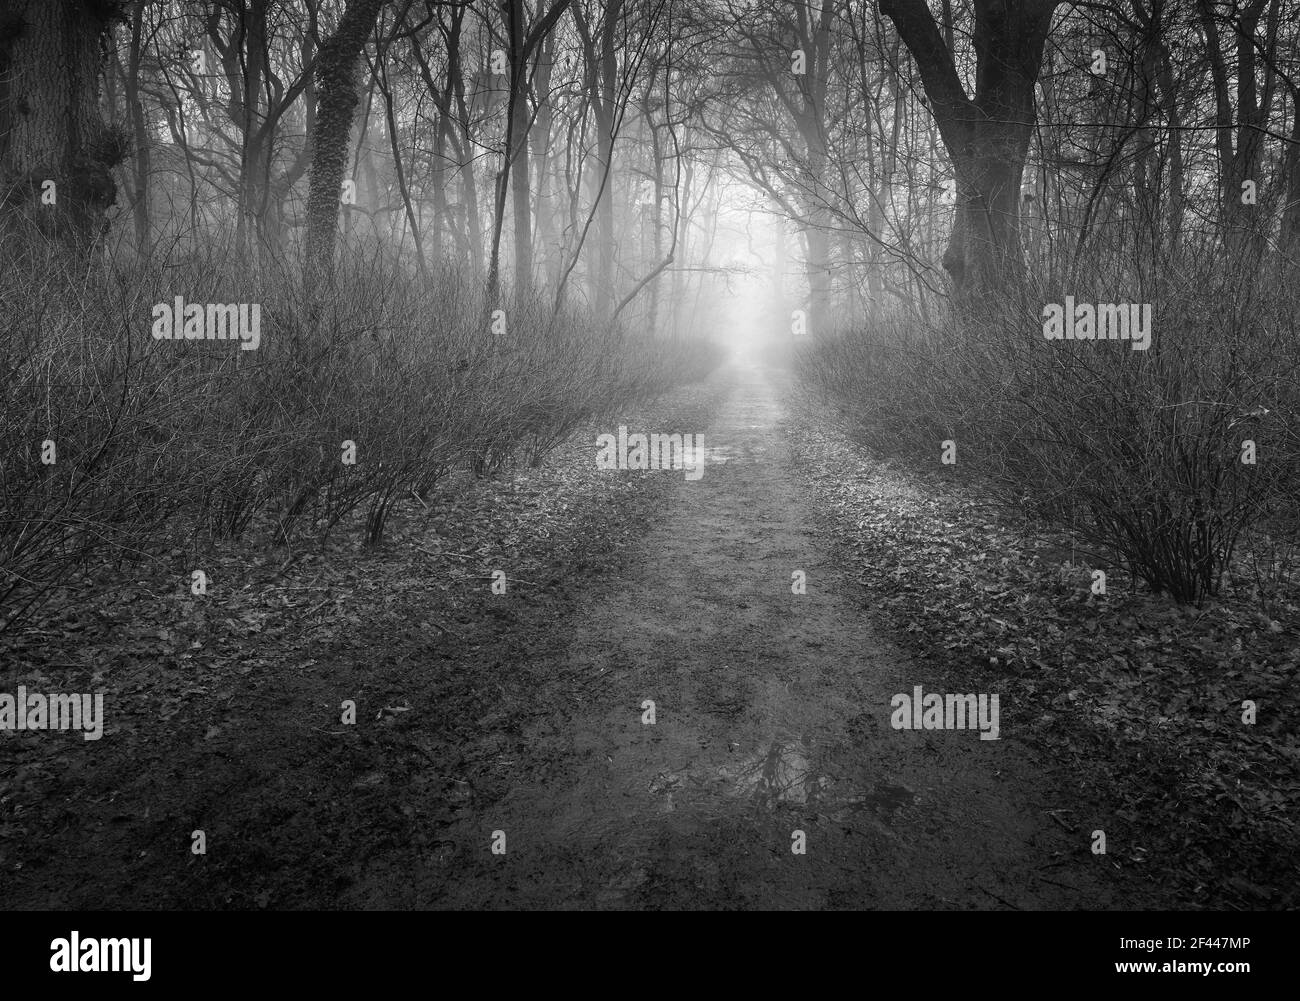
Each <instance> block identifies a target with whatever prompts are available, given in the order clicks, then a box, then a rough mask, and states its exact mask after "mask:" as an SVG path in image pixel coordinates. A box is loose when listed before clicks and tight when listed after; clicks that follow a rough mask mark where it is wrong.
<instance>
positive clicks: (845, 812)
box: [650, 737, 917, 825]
mask: <svg viewBox="0 0 1300 1001" xmlns="http://www.w3.org/2000/svg"><path fill="white" fill-rule="evenodd" d="M809 753H810V752H809V749H808V748H807V746H806V745H805V744H804V742H803V741H802V740H801V739H800V738H798V737H793V738H792V737H782V738H778V739H775V740H772V741H770V742H767V743H765V744H762V745H760V746H759V748H758V749H757V750H755V751H754V752H752V753H750V754H746V755H744V756H741V757H739V758H736V759H732V760H729V761H727V762H725V763H723V764H721V765H716V764H715V765H710V764H708V763H705V762H696V763H694V764H692V765H688V766H687V767H685V768H681V769H678V770H677V771H672V772H661V773H659V774H658V775H656V776H655V777H654V779H653V780H652V781H651V782H650V792H651V793H652V794H654V795H656V796H659V797H660V798H661V804H660V808H661V809H662V810H663V811H664V812H666V813H667V812H673V811H675V810H678V809H681V808H682V807H683V806H684V805H685V804H687V803H688V802H692V801H694V800H696V799H698V798H700V797H705V798H707V797H708V796H710V795H713V796H719V795H721V796H726V797H728V798H731V799H747V800H750V801H752V802H753V803H755V804H757V805H759V806H762V807H765V808H766V809H768V810H776V809H777V808H778V807H790V806H797V807H808V806H813V807H816V808H817V809H818V812H822V813H825V814H826V815H827V816H829V817H830V818H831V819H833V820H843V819H846V818H848V817H851V816H853V815H854V814H857V813H860V812H861V811H864V810H865V811H867V812H869V813H870V814H872V815H873V816H874V817H875V818H876V819H877V820H878V821H880V822H883V823H884V824H885V825H889V824H891V823H892V822H893V819H894V815H895V814H896V813H897V812H898V811H899V810H901V809H903V808H905V807H910V806H914V805H915V804H916V802H917V797H916V795H915V794H914V793H913V792H912V790H910V789H908V788H907V787H906V786H902V785H896V784H891V783H885V782H882V783H877V784H876V785H875V786H874V787H873V788H872V790H871V791H870V792H864V791H862V790H860V789H854V788H850V787H848V786H847V784H846V783H844V782H836V781H834V780H832V779H831V778H830V777H829V776H827V775H821V774H818V773H817V770H816V769H815V767H814V766H813V764H812V762H811V761H810V757H809Z"/></svg>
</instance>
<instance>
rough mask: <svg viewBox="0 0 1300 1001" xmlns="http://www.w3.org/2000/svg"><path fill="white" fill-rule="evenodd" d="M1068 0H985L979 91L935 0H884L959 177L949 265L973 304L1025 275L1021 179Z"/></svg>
mask: <svg viewBox="0 0 1300 1001" xmlns="http://www.w3.org/2000/svg"><path fill="white" fill-rule="evenodd" d="M1059 2H1060V0H975V30H974V45H975V59H976V70H975V96H974V98H973V99H972V98H969V97H967V95H966V92H965V90H964V89H963V88H962V85H961V81H960V80H959V78H958V76H957V70H956V67H955V64H954V62H953V56H952V52H951V50H950V49H949V47H948V45H947V44H946V43H945V41H944V37H943V35H942V33H941V32H940V30H939V27H938V26H937V25H936V24H935V21H934V17H933V16H932V15H931V13H930V10H929V7H928V6H927V4H926V0H881V2H880V10H881V13H883V14H885V15H886V16H888V17H889V18H890V19H891V20H892V21H893V22H894V25H895V26H896V27H897V29H898V33H899V36H900V37H901V38H902V40H903V43H904V44H905V45H906V46H907V48H908V50H909V51H910V52H911V53H912V58H913V59H915V60H916V65H917V68H918V69H919V70H920V72H921V80H922V83H923V84H924V86H925V93H926V97H927V98H928V99H929V102H930V106H931V109H932V111H933V114H934V116H935V121H936V122H937V124H938V126H939V134H940V136H941V138H942V139H943V144H944V147H945V148H946V149H947V151H948V155H949V157H950V158H951V159H952V163H953V169H954V172H955V174H956V179H957V206H956V219H955V222H954V224H953V230H952V237H951V240H950V241H949V245H948V249H947V251H946V252H945V253H944V257H943V264H944V268H945V269H946V270H947V271H948V274H949V276H950V277H951V279H952V283H953V290H954V293H955V296H956V298H957V300H958V303H959V305H960V306H962V307H963V308H966V309H969V308H970V307H972V306H973V305H975V304H976V303H978V302H979V301H981V300H983V299H984V298H985V297H986V296H987V295H988V294H989V293H992V292H995V291H997V290H1000V289H1005V288H1006V287H1008V286H1010V285H1015V284H1018V283H1019V281H1020V280H1021V279H1022V277H1023V275H1024V254H1023V250H1022V247H1021V238H1020V186H1021V181H1022V178H1023V176H1024V169H1025V157H1026V155H1027V153H1028V150H1029V140H1030V137H1031V136H1032V134H1033V127H1034V85H1035V84H1036V83H1037V81H1038V74H1039V71H1040V67H1041V63H1042V56H1043V47H1044V43H1045V42H1046V40H1047V33H1048V31H1049V29H1050V28H1051V21H1052V13H1053V11H1054V10H1055V9H1056V7H1057V6H1058V4H1059Z"/></svg>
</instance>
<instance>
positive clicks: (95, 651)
mask: <svg viewBox="0 0 1300 1001" xmlns="http://www.w3.org/2000/svg"><path fill="white" fill-rule="evenodd" d="M782 393H783V391H782V387H781V386H779V385H777V384H774V383H773V382H772V381H769V375H768V374H767V371H766V370H764V369H761V368H759V367H757V366H755V365H751V364H746V363H743V362H734V361H733V362H732V363H731V364H729V365H727V366H726V367H724V368H722V369H720V370H718V371H717V372H715V374H714V375H713V377H712V378H711V379H710V380H709V382H708V383H707V385H704V386H701V387H696V388H693V389H691V390H690V391H689V392H685V391H684V393H683V394H678V395H680V396H682V398H683V400H684V401H685V402H684V403H681V404H680V406H681V407H684V408H685V409H678V410H675V411H673V414H675V416H672V415H669V416H668V417H666V418H665V419H667V420H672V421H685V422H686V424H685V426H681V427H665V426H662V425H661V427H662V430H664V431H676V430H681V431H687V432H693V433H702V434H703V435H704V441H705V445H706V447H707V449H708V451H707V455H706V459H705V463H704V472H703V475H702V476H701V477H700V478H698V479H692V478H689V477H688V476H687V475H686V473H685V471H682V470H658V471H646V472H618V471H609V472H600V471H598V470H596V469H595V468H594V465H593V462H592V447H591V445H590V444H589V442H590V439H589V438H585V437H583V438H582V440H581V441H575V443H574V444H573V445H572V448H571V450H570V451H569V453H568V455H567V457H565V456H558V457H557V462H558V466H559V467H560V468H561V470H562V471H564V475H565V476H566V477H568V479H566V480H563V481H557V482H559V483H561V484H564V483H568V484H570V485H569V486H562V485H561V486H546V484H545V483H544V482H540V481H539V482H533V481H532V480H531V479H530V477H529V476H528V475H522V476H516V477H510V478H506V479H504V480H502V481H499V482H498V483H496V484H491V483H488V484H485V490H486V491H487V495H486V496H485V497H483V498H480V502H479V508H478V510H479V512H480V522H481V526H486V527H485V528H484V529H483V530H482V531H479V533H478V535H479V537H480V538H483V537H486V536H492V535H500V536H509V537H508V538H502V539H499V540H497V541H498V542H499V543H500V544H501V546H504V547H505V548H501V549H500V552H499V553H498V555H494V556H482V557H481V558H480V557H479V556H473V558H470V557H471V555H472V554H467V553H466V551H465V549H466V547H468V546H469V545H470V542H469V541H467V540H466V539H464V538H459V537H456V536H454V535H449V534H447V532H448V531H449V530H448V529H446V528H445V526H439V525H433V526H429V527H428V528H426V529H418V530H416V531H415V533H414V534H413V535H411V534H408V535H406V536H405V537H404V538H403V541H401V542H399V543H394V544H393V545H391V546H389V547H388V548H387V549H386V550H385V551H383V552H375V553H371V554H368V555H364V556H357V555H356V554H353V555H351V556H349V555H348V554H346V553H342V552H334V553H319V554H315V555H314V556H311V557H306V556H304V558H303V560H302V562H301V563H299V564H296V565H295V566H294V567H293V570H292V572H290V573H287V574H283V575H282V574H276V575H275V577H276V578H277V579H275V580H272V579H269V578H270V576H271V574H270V568H269V566H268V567H267V568H266V569H264V570H263V571H261V576H258V574H257V568H256V566H254V567H252V568H250V566H248V565H246V564H240V565H235V564H230V565H228V566H227V565H223V566H222V567H221V568H220V569H219V571H218V573H217V575H216V576H217V579H222V580H224V579H229V580H231V581H232V582H233V583H232V585H231V587H230V588H229V592H230V593H229V595H228V596H227V597H225V598H223V599H215V600H219V601H221V602H223V603H222V604H220V605H213V606H198V605H196V603H195V602H194V601H193V600H191V599H189V598H188V597H180V596H173V597H172V598H168V599H165V600H164V599H160V598H159V597H158V596H157V595H156V594H152V593H150V594H146V595H143V596H141V597H140V598H139V600H132V601H129V602H127V603H126V604H124V605H122V606H120V607H119V608H117V610H116V611H112V613H111V614H110V611H111V610H105V612H104V613H103V614H102V615H100V616H99V619H97V620H90V619H89V618H83V619H82V620H79V621H78V622H76V623H74V624H73V625H74V626H75V629H72V630H71V631H68V630H65V637H66V638H65V639H64V640H63V641H62V642H63V646H62V647H58V646H51V647H50V649H48V650H45V651H43V652H44V656H45V658H46V659H45V661H43V662H40V663H39V664H38V663H37V662H36V661H34V660H32V659H31V657H28V658H27V659H26V660H15V661H14V668H13V670H14V672H15V673H14V677H13V678H12V679H11V680H12V681H13V683H14V684H15V685H16V684H20V683H26V684H28V685H29V686H30V687H31V688H32V690H41V688H42V687H44V688H48V689H49V690H59V689H63V690H70V691H77V690H83V689H84V688H85V687H94V688H98V687H104V688H105V689H106V690H107V692H108V696H107V698H108V705H109V706H110V714H109V725H108V726H107V727H106V731H105V735H104V736H105V739H104V740H102V741H95V742H93V743H83V742H82V741H80V740H79V739H76V738H75V737H70V738H69V739H68V740H65V741H60V740H51V739H46V737H45V736H44V735H33V734H30V733H29V734H24V735H21V736H20V737H15V736H14V735H9V736H10V740H7V741H6V742H5V748H4V753H5V754H6V756H7V757H6V759H5V761H0V766H2V767H0V806H2V807H3V808H4V810H3V812H0V904H2V905H3V906H5V907H19V908H48V907H54V908H68V907H72V908H78V907H92V908H94V907H133V908H142V909H153V908H203V909H209V908H234V909H257V908H262V909H267V908H269V909H298V908H361V909H370V908H456V909H472V908H497V909H506V908H560V909H578V908H598V909H660V908H663V909H686V908H714V909H722V908H890V909H894V908H897V909H1016V908H1018V909H1055V908H1107V907H1114V906H1118V903H1117V897H1116V889H1115V888H1116V886H1117V885H1118V884H1117V883H1115V882H1114V881H1113V880H1112V879H1111V878H1110V877H1111V876H1112V875H1113V873H1110V872H1108V865H1107V862H1106V860H1105V859H1104V858H1103V859H1100V860H1099V859H1097V858H1096V857H1094V856H1092V855H1091V854H1090V853H1089V851H1088V841H1087V830H1088V829H1089V823H1088V819H1087V818H1088V816H1089V814H1088V812H1087V811H1084V812H1082V813H1080V814H1077V815H1075V816H1073V817H1072V818H1071V822H1070V823H1069V824H1067V823H1066V822H1064V821H1062V820H1061V819H1060V816H1059V812H1060V808H1061V806H1062V804H1063V803H1065V804H1067V805H1069V806H1070V807H1072V808H1075V809H1078V808H1079V804H1078V803H1077V802H1075V800H1076V799H1077V796H1075V795H1074V794H1073V792H1072V791H1068V790H1067V785H1068V783H1065V782H1063V781H1061V780H1060V776H1059V775H1058V776H1056V777H1055V778H1054V777H1053V776H1052V775H1051V774H1050V773H1049V772H1047V771H1045V770H1044V769H1045V765H1044V755H1043V754H1042V753H1041V752H1040V751H1036V750H1034V749H1033V748H1032V747H1031V746H1030V745H1029V744H1028V743H1024V742H1021V741H1019V740H1018V739H1017V733H1016V730H1017V728H1016V727H1015V726H1010V727H1008V726H1007V725H1005V717H1007V716H1008V715H1011V716H1012V719H1013V720H1014V706H1013V704H1011V703H1009V702H1008V701H1007V700H1006V699H1004V700H1003V702H1004V704H1003V705H1002V707H1001V714H1002V716H1003V717H1004V725H1003V726H1002V732H1001V735H1000V739H997V740H981V739H979V733H978V731H977V730H976V729H973V728H971V729H964V730H896V729H893V728H892V727H891V725H890V716H891V706H890V700H891V698H892V697H893V696H894V695H895V694H897V693H911V692H912V691H913V690H914V688H915V687H916V686H918V685H919V686H921V688H922V689H923V690H924V691H925V692H939V693H944V692H955V693H965V692H968V691H970V687H969V683H968V682H963V681H961V680H949V679H947V678H945V677H944V675H943V673H942V672H943V671H944V670H947V669H948V668H952V667H954V666H955V665H952V664H946V663H944V662H942V659H935V660H927V661H922V660H919V659H918V660H914V659H911V658H910V657H909V655H908V654H906V653H905V652H903V650H902V649H901V648H900V646H898V645H895V644H894V643H891V641H890V638H889V634H890V629H889V627H887V626H886V625H884V623H883V619H882V618H880V617H879V616H877V615H876V614H874V613H873V607H872V605H873V600H879V597H880V593H879V591H873V590H872V588H871V587H869V586H866V585H865V584H864V583H863V582H861V581H860V580H859V577H860V576H861V566H860V565H857V566H858V569H857V570H855V569H854V567H855V563H854V561H853V559H850V558H847V557H846V555H845V553H844V552H843V542H844V540H845V538H846V534H845V533H846V532H848V533H850V534H851V532H852V528H851V526H850V527H849V528H846V527H845V526H844V525H843V524H841V523H837V522H836V521H835V520H834V518H833V517H832V514H831V512H829V511H824V510H820V509H819V507H820V505H819V504H818V503H817V502H816V501H815V500H814V499H813V498H814V492H813V489H812V486H811V484H810V482H808V481H806V480H805V478H804V476H805V472H804V471H802V470H803V467H801V466H800V465H798V464H797V463H795V462H794V461H793V459H794V455H793V452H794V449H793V447H792V442H793V441H794V439H792V438H791V434H792V433H793V430H792V429H793V428H794V427H796V426H797V425H795V424H791V423H789V421H788V420H787V415H786V413H785V412H784V410H783V404H782V402H781V400H782V399H783V395H782ZM691 401H694V402H691ZM673 406H679V405H678V404H673ZM633 430H636V428H633ZM644 430H647V431H654V430H656V427H654V426H649V427H645V428H644ZM823 473H824V471H823ZM832 475H838V474H835V473H833V472H832ZM512 492H513V493H512ZM448 503H450V502H448ZM885 506H888V505H887V502H885ZM439 508H440V505H439V504H432V505H431V509H433V510H439ZM507 508H509V509H510V510H513V511H515V512H516V515H518V514H519V512H524V513H527V514H528V517H529V518H530V519H531V520H530V521H529V522H528V523H527V526H528V527H525V528H521V527H518V525H519V524H521V523H519V522H517V521H516V522H512V523H511V524H515V525H516V527H515V528H512V529H507V528H505V527H502V526H504V525H506V524H507V520H508V519H507V518H506V511H507ZM435 529H436V530H435ZM492 544H493V545H496V544H497V543H495V542H494V543H492ZM475 552H479V550H475ZM484 552H486V550H484ZM279 559H280V557H278V556H277V557H276V559H275V562H276V563H278V562H279ZM270 566H274V563H273V564H270ZM494 566H508V567H510V568H511V569H510V571H509V574H510V576H511V579H512V581H513V583H512V584H511V585H510V587H509V589H508V590H507V592H506V593H505V594H503V595H494V594H492V593H491V591H490V588H489V585H488V582H487V579H486V578H487V576H488V571H489V569H490V568H491V567H494ZM797 571H801V572H802V573H803V575H804V577H805V578H806V593H798V594H796V593H793V592H794V590H795V589H793V588H792V581H793V579H794V576H793V575H795V573H796V572H797ZM176 573H177V570H176V568H171V570H168V569H167V568H162V569H159V570H156V571H153V572H152V575H151V576H150V577H149V578H148V579H149V581H150V583H149V587H150V588H152V589H153V591H157V590H159V589H160V588H161V587H162V586H165V585H160V584H158V583H154V581H163V582H165V581H167V580H168V579H174V578H175V577H176ZM873 594H875V595H876V598H875V599H873ZM209 607H211V611H210V612H209V611H204V610H203V609H205V608H209ZM149 616H153V617H154V618H152V619H151V618H149ZM159 625H161V626H162V628H161V629H158V628H157V626H159ZM127 630H132V631H131V632H128V631H127ZM92 633H93V635H91V634H92ZM159 637H164V638H163V639H160V638H159ZM177 651H179V652H177ZM65 662H66V663H65ZM344 700H350V701H352V702H355V704H356V705H357V706H358V710H357V718H356V720H355V724H354V725H347V724H346V723H345V722H341V721H340V711H339V710H340V706H341V704H342V703H343V701H344ZM650 702H653V713H654V721H653V723H651V722H649V721H648V720H649V716H648V703H650ZM1053 809H1055V810H1056V811H1057V813H1056V814H1053V813H1049V812H1048V811H1049V810H1053ZM197 830H202V831H204V832H205V839H206V846H207V850H206V854H202V855H200V854H196V853H194V852H193V851H192V834H193V832H195V831H197ZM494 847H495V848H497V849H498V851H493V848H494ZM800 847H801V848H802V849H803V850H802V851H801V852H796V851H794V850H792V849H795V848H800ZM500 849H504V850H503V851H500ZM1125 899H1129V898H1127V897H1126V898H1125Z"/></svg>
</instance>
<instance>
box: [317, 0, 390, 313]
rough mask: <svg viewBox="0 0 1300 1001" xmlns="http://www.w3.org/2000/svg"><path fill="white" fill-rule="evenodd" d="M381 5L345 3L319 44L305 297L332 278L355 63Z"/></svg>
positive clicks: (378, 0) (376, 1) (380, 1)
mask: <svg viewBox="0 0 1300 1001" xmlns="http://www.w3.org/2000/svg"><path fill="white" fill-rule="evenodd" d="M383 6H384V0H348V4H347V7H346V9H345V10H344V11H343V17H342V19H341V20H340V21H339V26H338V29H337V30H336V31H335V32H334V34H333V35H331V36H330V37H329V38H328V39H326V41H325V42H324V43H323V44H322V45H321V49H320V55H319V56H318V57H317V61H316V86H317V94H318V104H317V108H316V128H315V131H314V133H313V135H312V137H311V146H312V162H311V182H310V186H309V188H308V191H307V243H306V254H305V262H306V263H305V271H304V280H305V284H306V287H307V290H308V295H309V296H310V295H311V293H312V292H313V291H314V290H315V289H316V288H318V287H319V283H320V282H321V281H322V280H328V279H329V278H331V277H332V274H333V268H334V242H335V231H336V230H337V229H338V218H339V194H340V191H341V189H342V187H343V175H344V173H345V172H346V170H347V159H348V133H349V132H350V131H351V129H352V116H353V113H354V112H355V110H356V106H357V103H358V101H359V98H358V96H357V80H356V68H357V61H358V58H359V56H360V54H361V50H362V47H363V46H364V45H365V43H366V38H367V36H369V34H370V33H371V32H372V31H374V29H375V23H376V21H377V20H378V19H379V11H380V8H382V7H383Z"/></svg>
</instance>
